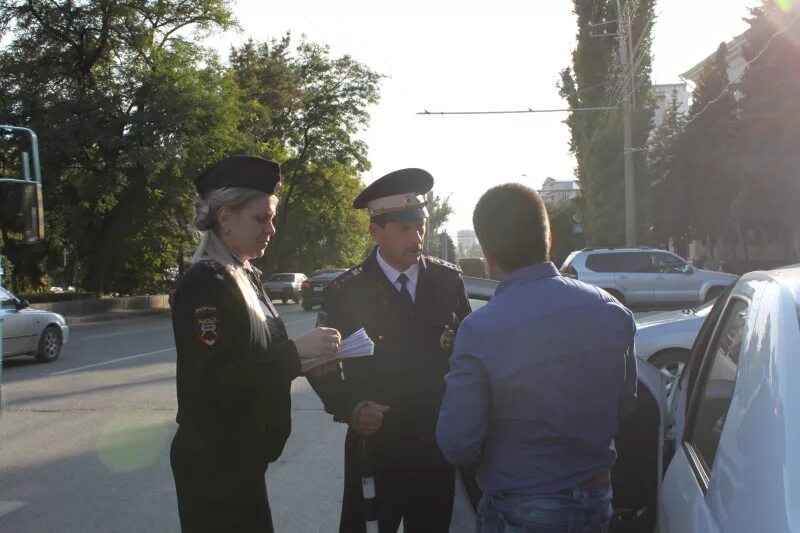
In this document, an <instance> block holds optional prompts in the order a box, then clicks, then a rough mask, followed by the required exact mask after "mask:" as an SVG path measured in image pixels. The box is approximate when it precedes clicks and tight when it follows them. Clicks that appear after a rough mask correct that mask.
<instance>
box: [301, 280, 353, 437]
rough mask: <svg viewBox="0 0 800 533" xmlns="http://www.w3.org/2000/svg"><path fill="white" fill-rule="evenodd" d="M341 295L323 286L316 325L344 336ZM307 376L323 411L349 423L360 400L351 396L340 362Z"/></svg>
mask: <svg viewBox="0 0 800 533" xmlns="http://www.w3.org/2000/svg"><path fill="white" fill-rule="evenodd" d="M341 296H342V291H341V290H339V289H338V288H337V287H331V286H330V285H329V286H328V287H326V288H325V299H324V301H323V303H322V308H321V309H320V311H319V314H318V315H317V326H323V327H329V328H335V329H337V330H339V332H340V333H341V334H342V337H343V338H344V337H345V336H346V335H347V333H348V332H349V330H348V328H347V325H346V324H345V315H344V313H343V312H342V309H341V307H342V305H341ZM307 377H308V382H309V383H310V384H311V388H313V389H314V392H316V393H317V396H319V398H320V400H322V404H323V405H324V406H325V412H327V413H328V414H331V415H333V419H334V420H335V421H337V422H343V423H345V424H347V423H349V422H350V413H352V412H353V408H354V407H355V406H356V404H357V403H358V402H359V401H361V400H360V399H354V398H353V394H352V390H351V388H350V387H348V386H347V384H346V383H345V381H344V377H343V375H342V369H341V364H339V367H338V368H337V369H336V370H334V371H331V372H328V373H327V374H325V375H322V376H316V377H315V376H307Z"/></svg>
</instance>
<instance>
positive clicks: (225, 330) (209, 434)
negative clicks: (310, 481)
mask: <svg viewBox="0 0 800 533" xmlns="http://www.w3.org/2000/svg"><path fill="white" fill-rule="evenodd" d="M248 275H249V276H250V278H251V282H252V283H253V286H254V289H256V291H257V293H258V294H259V295H260V299H261V300H262V302H263V303H264V305H266V306H267V310H266V312H265V314H266V316H267V321H266V323H265V324H264V327H265V328H267V341H266V343H263V344H253V343H251V341H250V321H249V318H248V314H247V307H246V303H245V301H244V298H243V296H242V294H241V291H240V290H239V288H238V287H237V285H236V283H235V281H234V279H233V278H232V277H231V275H230V274H229V273H228V272H227V271H226V269H225V268H224V267H222V266H221V265H219V264H218V263H215V262H213V261H210V260H208V261H200V262H197V263H195V264H194V265H192V267H191V268H190V269H189V271H188V272H187V273H186V275H185V276H184V277H183V278H182V280H181V282H180V283H179V285H178V288H177V291H176V293H175V299H174V304H173V311H172V321H173V328H174V332H175V345H176V350H177V353H178V361H177V390H178V415H177V422H178V424H179V429H178V433H177V434H176V436H175V440H174V441H173V448H172V465H173V471H174V473H175V480H176V485H177V488H178V490H185V491H188V492H190V493H193V494H195V495H197V496H198V497H201V498H204V499H207V500H209V501H217V502H223V503H232V504H257V503H261V502H263V501H265V499H266V494H265V492H264V491H265V488H264V472H265V471H266V468H267V464H268V463H269V462H271V461H274V460H275V459H277V458H278V456H279V455H280V454H281V451H282V450H283V447H284V444H285V443H286V439H287V438H288V436H289V432H290V430H291V425H290V423H291V422H290V412H289V411H290V402H291V399H290V395H289V387H290V383H291V381H292V380H293V379H294V378H295V377H296V376H298V375H299V374H300V359H299V357H298V354H297V350H296V348H295V346H294V343H293V342H292V341H290V340H288V337H287V333H286V328H285V326H284V324H283V322H282V321H281V319H280V318H279V317H278V313H277V312H276V311H275V308H274V307H273V306H272V304H271V303H270V301H269V299H268V298H266V296H265V295H264V294H263V290H262V289H261V280H260V278H259V273H258V272H257V271H255V269H253V270H251V271H250V272H249V274H248Z"/></svg>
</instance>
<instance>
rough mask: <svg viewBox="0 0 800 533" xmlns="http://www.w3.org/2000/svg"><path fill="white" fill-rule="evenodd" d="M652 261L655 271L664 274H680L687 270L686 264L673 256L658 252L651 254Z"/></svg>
mask: <svg viewBox="0 0 800 533" xmlns="http://www.w3.org/2000/svg"><path fill="white" fill-rule="evenodd" d="M651 261H652V263H653V271H654V272H660V273H662V274H680V273H681V272H683V270H684V269H685V268H686V263H684V262H683V261H682V260H681V259H680V258H678V257H675V256H674V255H672V254H665V253H658V252H656V253H653V254H651Z"/></svg>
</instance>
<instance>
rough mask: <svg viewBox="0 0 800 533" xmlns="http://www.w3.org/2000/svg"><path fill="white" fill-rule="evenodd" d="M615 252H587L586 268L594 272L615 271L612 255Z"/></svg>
mask: <svg viewBox="0 0 800 533" xmlns="http://www.w3.org/2000/svg"><path fill="white" fill-rule="evenodd" d="M615 255H616V254H589V257H587V258H586V268H588V269H589V270H593V271H595V272H615V269H616V265H615V264H614V256H615Z"/></svg>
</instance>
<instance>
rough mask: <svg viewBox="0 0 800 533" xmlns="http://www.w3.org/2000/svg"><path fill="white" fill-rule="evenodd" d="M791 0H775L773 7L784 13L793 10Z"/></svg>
mask: <svg viewBox="0 0 800 533" xmlns="http://www.w3.org/2000/svg"><path fill="white" fill-rule="evenodd" d="M792 3H793V2H792V0H775V7H777V8H778V9H780V10H781V11H783V12H784V13H791V12H792V10H793V7H792Z"/></svg>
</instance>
